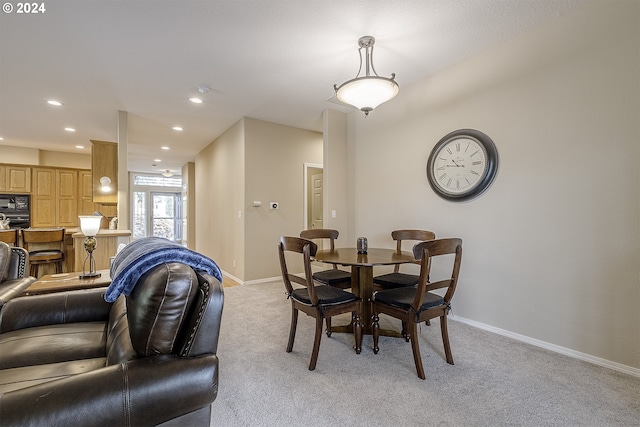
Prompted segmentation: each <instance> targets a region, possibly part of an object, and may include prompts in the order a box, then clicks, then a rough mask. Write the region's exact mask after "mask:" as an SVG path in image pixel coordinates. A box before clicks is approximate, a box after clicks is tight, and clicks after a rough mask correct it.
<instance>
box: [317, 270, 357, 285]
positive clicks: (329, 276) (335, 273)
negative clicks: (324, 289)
mask: <svg viewBox="0 0 640 427" xmlns="http://www.w3.org/2000/svg"><path fill="white" fill-rule="evenodd" d="M313 279H314V280H317V281H318V282H321V283H324V284H325V285H331V286H334V285H338V284H340V283H351V273H349V272H348V271H344V270H337V269H331V270H324V271H318V272H316V273H313Z"/></svg>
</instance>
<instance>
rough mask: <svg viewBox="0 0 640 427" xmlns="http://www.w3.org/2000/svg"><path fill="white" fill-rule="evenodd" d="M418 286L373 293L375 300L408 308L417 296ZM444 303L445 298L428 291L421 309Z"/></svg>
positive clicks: (404, 308)
mask: <svg viewBox="0 0 640 427" xmlns="http://www.w3.org/2000/svg"><path fill="white" fill-rule="evenodd" d="M416 290H417V289H416V288H397V289H389V290H384V291H378V292H375V293H374V294H373V301H375V302H380V303H383V304H387V305H390V306H392V307H398V308H401V309H403V310H408V309H409V308H410V307H411V304H413V300H414V298H415V297H416ZM443 304H444V298H442V297H441V296H440V295H436V294H434V293H431V292H427V293H426V294H425V296H424V298H423V300H422V306H421V307H420V310H419V311H423V310H426V309H428V308H431V307H437V306H439V305H443Z"/></svg>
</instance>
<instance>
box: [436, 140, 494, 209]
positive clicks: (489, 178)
mask: <svg viewBox="0 0 640 427" xmlns="http://www.w3.org/2000/svg"><path fill="white" fill-rule="evenodd" d="M461 137H464V138H469V139H473V140H475V141H476V142H478V144H480V145H481V146H482V147H483V148H484V150H485V153H486V155H487V168H486V170H485V172H484V174H483V176H482V177H481V178H480V180H479V182H478V184H477V185H476V186H475V187H473V188H471V189H469V191H466V192H463V193H458V194H452V193H449V192H447V191H445V190H444V189H443V188H442V187H440V186H439V185H438V184H437V180H436V177H435V161H436V154H437V153H438V152H439V151H440V148H442V146H444V145H445V144H447V143H448V142H449V141H451V140H452V139H458V138H461ZM497 172H498V149H497V148H496V145H495V144H494V143H493V141H492V140H491V138H489V136H487V135H486V134H485V133H483V132H480V131H479V130H476V129H458V130H455V131H453V132H450V133H448V134H446V135H445V136H443V137H442V139H440V141H438V143H437V144H436V145H435V146H434V147H433V149H432V150H431V154H429V159H428V160H427V179H428V181H429V185H430V186H431V188H432V189H433V191H435V193H436V194H437V195H438V196H440V197H442V198H443V199H446V200H449V201H452V202H463V201H467V200H471V199H475V198H476V197H478V196H480V195H481V194H482V193H484V192H485V191H487V189H488V188H489V187H490V186H491V184H492V183H493V180H494V179H495V177H496V174H497Z"/></svg>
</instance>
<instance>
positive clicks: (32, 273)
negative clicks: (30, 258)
mask: <svg viewBox="0 0 640 427" xmlns="http://www.w3.org/2000/svg"><path fill="white" fill-rule="evenodd" d="M29 270H30V271H29V275H30V276H33V277H35V278H36V279H37V278H38V264H31V267H30V269H29Z"/></svg>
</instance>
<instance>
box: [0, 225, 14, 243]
mask: <svg viewBox="0 0 640 427" xmlns="http://www.w3.org/2000/svg"><path fill="white" fill-rule="evenodd" d="M0 242H4V243H6V244H8V245H13V246H18V229H17V228H16V229H13V230H0Z"/></svg>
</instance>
